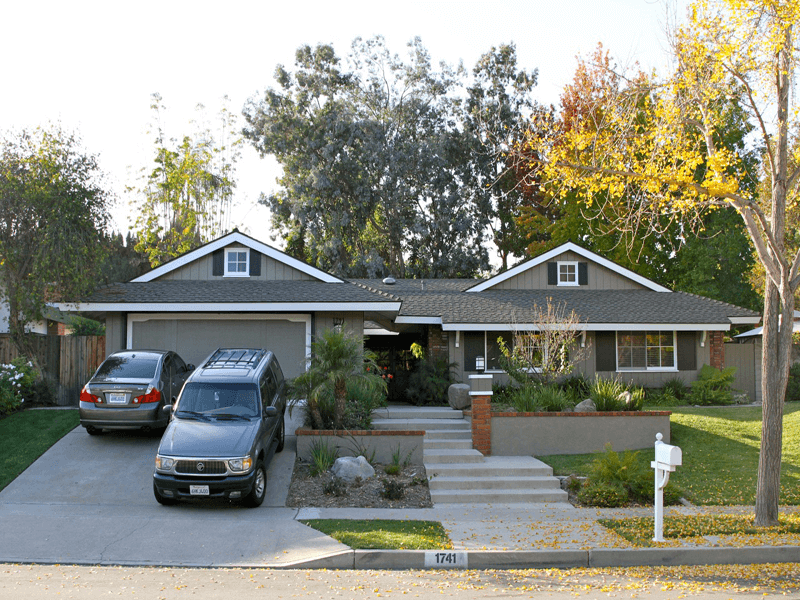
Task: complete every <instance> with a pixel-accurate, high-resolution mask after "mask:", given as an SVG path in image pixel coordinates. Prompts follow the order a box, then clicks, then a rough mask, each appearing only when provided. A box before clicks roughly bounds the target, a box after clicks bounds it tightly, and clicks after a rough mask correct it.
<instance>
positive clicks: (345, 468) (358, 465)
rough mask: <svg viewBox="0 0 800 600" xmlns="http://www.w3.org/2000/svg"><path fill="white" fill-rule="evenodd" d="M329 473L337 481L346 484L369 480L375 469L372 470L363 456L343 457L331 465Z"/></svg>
mask: <svg viewBox="0 0 800 600" xmlns="http://www.w3.org/2000/svg"><path fill="white" fill-rule="evenodd" d="M331 471H332V472H333V474H334V475H336V477H338V478H339V479H344V480H345V481H348V482H353V481H355V480H356V479H361V480H364V479H369V478H370V477H372V476H373V475H375V469H373V468H372V465H370V464H369V463H368V462H367V459H366V458H364V457H363V456H359V457H354V456H343V457H341V458H337V459H336V462H335V463H333V467H331Z"/></svg>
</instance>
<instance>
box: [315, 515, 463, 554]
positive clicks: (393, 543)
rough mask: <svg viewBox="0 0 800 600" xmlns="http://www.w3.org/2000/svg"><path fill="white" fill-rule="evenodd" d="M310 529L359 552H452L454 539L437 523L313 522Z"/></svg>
mask: <svg viewBox="0 0 800 600" xmlns="http://www.w3.org/2000/svg"><path fill="white" fill-rule="evenodd" d="M303 523H305V524H306V525H308V526H309V527H313V528H314V529H316V530H317V531H321V532H322V533H324V534H326V535H329V536H331V537H332V538H334V539H335V540H338V541H340V542H341V543H343V544H345V545H347V546H350V547H351V548H354V549H356V550H448V549H450V548H452V547H453V544H452V543H451V542H450V537H449V536H448V535H447V532H446V531H445V530H444V527H442V524H441V523H438V522H436V521H391V520H382V519H376V520H373V521H366V520H357V519H311V520H308V521H303Z"/></svg>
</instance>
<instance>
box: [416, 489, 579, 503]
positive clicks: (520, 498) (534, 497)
mask: <svg viewBox="0 0 800 600" xmlns="http://www.w3.org/2000/svg"><path fill="white" fill-rule="evenodd" d="M431 500H432V501H433V503H434V504H473V503H475V504H477V503H481V504H522V503H524V504H528V503H535V502H567V492H565V491H564V490H560V489H558V490H550V489H548V490H494V491H489V490H431Z"/></svg>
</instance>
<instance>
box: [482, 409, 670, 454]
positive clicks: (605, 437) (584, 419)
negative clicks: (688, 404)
mask: <svg viewBox="0 0 800 600" xmlns="http://www.w3.org/2000/svg"><path fill="white" fill-rule="evenodd" d="M671 414H672V413H671V412H668V411H641V412H640V411H636V412H593V413H501V412H493V413H492V416H491V444H492V445H491V451H492V454H493V455H494V456H545V455H548V454H587V453H590V452H601V451H602V450H603V449H604V447H605V445H606V443H608V442H610V443H611V447H612V448H613V449H614V450H617V451H620V450H639V449H643V448H653V444H654V443H655V441H656V434H657V433H661V434H663V435H664V442H665V443H669V440H670V428H669V417H670V415H671Z"/></svg>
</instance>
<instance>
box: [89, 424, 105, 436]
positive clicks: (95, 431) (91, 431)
mask: <svg viewBox="0 0 800 600" xmlns="http://www.w3.org/2000/svg"><path fill="white" fill-rule="evenodd" d="M86 433H88V434H89V435H100V434H101V433H103V430H102V429H98V428H97V427H93V426H92V425H89V426H88V427H86Z"/></svg>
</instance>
